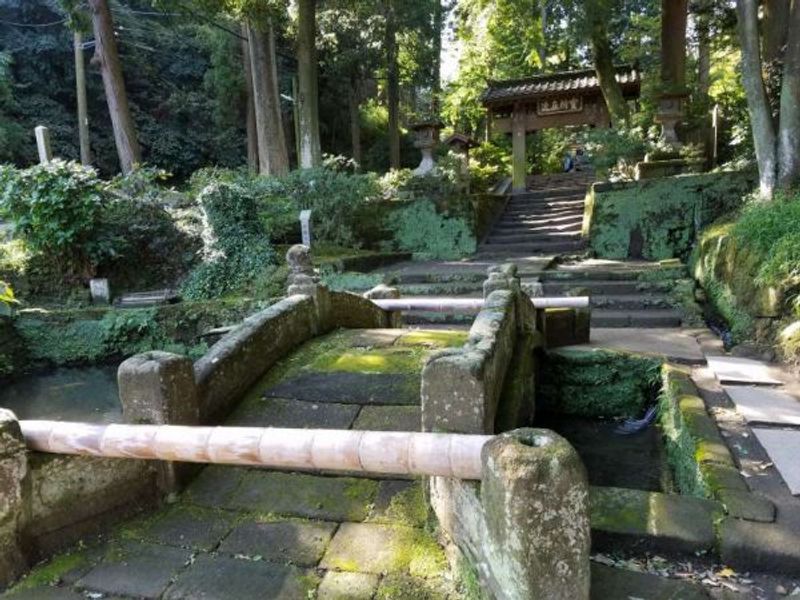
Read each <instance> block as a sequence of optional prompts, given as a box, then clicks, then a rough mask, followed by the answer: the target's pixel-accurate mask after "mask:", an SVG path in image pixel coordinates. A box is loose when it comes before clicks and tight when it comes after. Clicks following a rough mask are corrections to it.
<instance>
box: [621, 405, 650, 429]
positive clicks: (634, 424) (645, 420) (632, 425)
mask: <svg viewBox="0 0 800 600" xmlns="http://www.w3.org/2000/svg"><path fill="white" fill-rule="evenodd" d="M657 413H658V407H657V406H651V407H650V408H648V409H647V412H646V413H644V417H642V418H641V419H627V420H626V421H624V422H623V423H622V425H620V426H619V427H617V428H616V429H615V430H614V433H616V434H618V435H631V434H634V433H639V432H640V431H644V430H645V429H647V428H648V427H650V425H652V424H653V421H655V420H656V414H657Z"/></svg>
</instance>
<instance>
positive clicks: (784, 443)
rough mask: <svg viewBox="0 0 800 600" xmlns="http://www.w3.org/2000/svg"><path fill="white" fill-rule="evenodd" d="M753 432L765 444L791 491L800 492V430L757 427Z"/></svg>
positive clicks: (793, 492)
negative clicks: (798, 458) (799, 458)
mask: <svg viewBox="0 0 800 600" xmlns="http://www.w3.org/2000/svg"><path fill="white" fill-rule="evenodd" d="M753 433H754V434H755V435H756V437H757V438H758V441H759V442H761V445H762V446H764V450H766V451H767V454H769V457H770V459H771V460H772V462H773V463H775V468H776V469H778V472H779V473H780V474H781V477H783V480H784V481H785V482H786V485H787V486H789V491H790V492H791V493H792V494H793V495H795V496H797V495H799V494H800V461H798V460H797V457H798V456H800V431H788V430H786V429H756V428H753Z"/></svg>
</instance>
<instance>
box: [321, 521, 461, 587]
mask: <svg viewBox="0 0 800 600" xmlns="http://www.w3.org/2000/svg"><path fill="white" fill-rule="evenodd" d="M320 567H321V568H323V569H333V570H336V571H356V572H359V573H373V574H375V575H380V574H382V573H403V574H406V573H409V572H410V574H411V575H419V576H426V577H427V576H434V575H437V574H439V573H440V572H441V571H442V570H445V569H446V568H447V559H446V558H445V556H444V551H443V550H442V549H441V548H440V547H439V545H438V544H436V542H435V541H433V540H432V539H431V538H428V537H427V536H426V534H425V533H424V532H423V531H422V530H419V529H414V528H411V527H398V526H390V525H378V524H374V523H342V525H341V526H340V527H339V530H338V531H337V532H336V535H335V536H333V541H332V542H331V544H330V546H328V550H327V552H326V553H325V557H324V558H323V559H322V562H321V563H320Z"/></svg>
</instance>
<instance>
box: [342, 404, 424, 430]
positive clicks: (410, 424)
mask: <svg viewBox="0 0 800 600" xmlns="http://www.w3.org/2000/svg"><path fill="white" fill-rule="evenodd" d="M353 429H358V430H365V431H421V430H422V409H421V408H420V407H418V406H364V407H363V408H362V409H361V412H360V413H358V418H357V419H356V420H355V423H353Z"/></svg>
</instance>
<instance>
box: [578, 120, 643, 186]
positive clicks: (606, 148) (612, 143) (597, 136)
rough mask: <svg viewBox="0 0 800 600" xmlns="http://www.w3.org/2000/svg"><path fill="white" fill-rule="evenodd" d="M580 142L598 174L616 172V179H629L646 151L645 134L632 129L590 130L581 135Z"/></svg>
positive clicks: (639, 130)
mask: <svg viewBox="0 0 800 600" xmlns="http://www.w3.org/2000/svg"><path fill="white" fill-rule="evenodd" d="M581 142H582V143H583V145H584V147H585V148H586V151H587V152H588V153H589V156H590V157H591V161H592V165H593V166H594V168H595V169H596V170H597V171H598V172H599V173H600V174H607V173H609V172H612V171H616V174H617V177H616V178H622V179H628V178H630V177H629V175H630V172H631V170H632V168H633V165H634V164H635V163H636V162H638V161H640V160H642V159H643V158H644V155H645V153H646V152H647V150H648V144H647V139H646V136H645V133H644V132H643V131H642V130H641V129H640V128H633V129H628V130H624V129H591V130H588V131H586V132H584V133H583V134H582V135H581Z"/></svg>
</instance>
